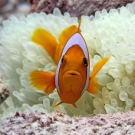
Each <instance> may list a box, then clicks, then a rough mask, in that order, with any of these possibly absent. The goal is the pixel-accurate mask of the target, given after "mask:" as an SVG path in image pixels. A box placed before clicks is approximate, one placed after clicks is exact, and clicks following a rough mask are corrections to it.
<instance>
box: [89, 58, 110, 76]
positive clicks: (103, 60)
mask: <svg viewBox="0 0 135 135" xmlns="http://www.w3.org/2000/svg"><path fill="white" fill-rule="evenodd" d="M108 60H109V57H106V58H103V59H101V60H100V61H99V62H98V63H97V64H96V65H95V66H94V68H93V71H92V73H91V75H90V78H93V77H94V76H95V75H96V74H97V73H98V72H99V71H100V69H101V68H102V67H103V66H104V65H105V63H106V62H107V61H108Z"/></svg>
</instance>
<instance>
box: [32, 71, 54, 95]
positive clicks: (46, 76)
mask: <svg viewBox="0 0 135 135" xmlns="http://www.w3.org/2000/svg"><path fill="white" fill-rule="evenodd" d="M30 81H31V84H32V86H34V87H35V88H37V89H40V90H43V91H44V92H45V93H46V94H50V93H52V92H53V90H54V89H55V74H51V73H48V72H44V71H39V70H34V71H33V72H31V73H30Z"/></svg>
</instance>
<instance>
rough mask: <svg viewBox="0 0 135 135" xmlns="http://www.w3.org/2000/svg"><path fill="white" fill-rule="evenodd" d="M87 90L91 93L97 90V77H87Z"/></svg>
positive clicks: (95, 92)
mask: <svg viewBox="0 0 135 135" xmlns="http://www.w3.org/2000/svg"><path fill="white" fill-rule="evenodd" d="M87 91H88V92H89V93H91V94H97V93H98V92H99V85H98V79H97V77H96V76H94V77H93V78H90V79H89V84H88V88H87Z"/></svg>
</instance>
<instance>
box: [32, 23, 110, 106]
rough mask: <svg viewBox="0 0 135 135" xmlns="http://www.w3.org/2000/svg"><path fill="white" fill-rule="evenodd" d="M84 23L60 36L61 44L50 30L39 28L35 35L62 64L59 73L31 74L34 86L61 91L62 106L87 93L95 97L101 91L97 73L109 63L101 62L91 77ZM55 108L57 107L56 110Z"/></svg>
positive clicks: (43, 72) (58, 67)
mask: <svg viewBox="0 0 135 135" xmlns="http://www.w3.org/2000/svg"><path fill="white" fill-rule="evenodd" d="M80 24H81V21H80V23H79V26H78V27H76V26H75V25H72V26H70V27H68V28H67V29H65V30H64V31H63V32H62V33H61V34H60V36H59V43H58V42H57V41H56V39H55V37H53V35H51V34H50V33H49V32H48V31H46V30H44V29H42V28H39V29H36V30H35V31H34V33H33V36H32V41H33V42H35V43H36V44H37V45H39V46H41V47H43V48H44V49H45V50H46V51H47V52H48V54H49V55H50V56H51V58H52V59H53V60H54V62H55V63H56V64H57V65H58V66H57V69H56V73H55V74H51V73H47V72H45V71H38V70H35V71H33V72H31V73H30V80H31V84H32V85H33V86H34V87H36V88H38V89H40V90H43V91H44V92H45V93H47V94H50V93H51V92H53V90H54V89H55V88H57V91H58V94H59V97H60V99H61V102H60V103H58V104H57V105H59V104H61V103H69V104H72V105H73V106H75V107H76V105H75V102H76V101H77V100H78V99H79V98H80V97H81V96H82V94H83V93H84V92H85V90H87V91H88V92H90V93H92V94H96V93H98V91H99V88H98V82H97V78H96V76H95V75H96V74H97V73H98V72H99V71H100V69H101V68H102V66H103V65H104V64H105V63H106V62H107V61H108V60H109V58H104V59H102V60H100V61H99V62H98V63H97V64H96V65H95V66H94V68H93V72H92V73H91V76H89V75H90V60H89V52H88V49H87V45H86V42H85V40H84V38H83V37H82V35H81V33H80ZM57 105H55V106H54V107H56V106H57Z"/></svg>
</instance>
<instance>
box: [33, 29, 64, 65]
mask: <svg viewBox="0 0 135 135" xmlns="http://www.w3.org/2000/svg"><path fill="white" fill-rule="evenodd" d="M32 41H33V42H34V43H36V44H37V45H39V46H41V47H42V48H44V49H45V51H46V52H47V53H48V54H49V55H50V57H51V58H52V59H53V61H54V62H55V63H56V64H58V60H59V58H60V55H61V51H62V48H61V47H60V45H59V43H58V42H57V40H56V38H55V37H54V36H53V35H52V34H51V33H50V32H48V31H47V30H45V29H43V28H37V29H36V30H35V31H34V33H33V35H32ZM56 54H57V55H56Z"/></svg>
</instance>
